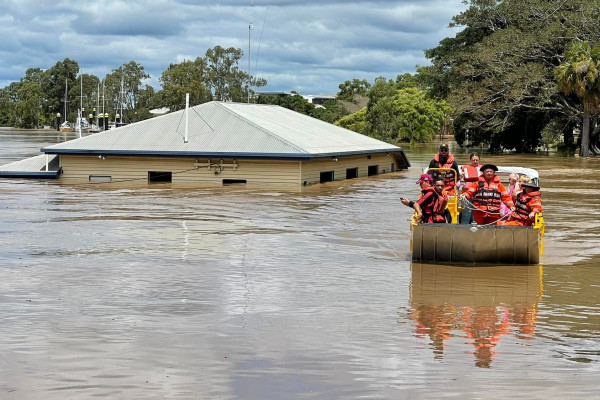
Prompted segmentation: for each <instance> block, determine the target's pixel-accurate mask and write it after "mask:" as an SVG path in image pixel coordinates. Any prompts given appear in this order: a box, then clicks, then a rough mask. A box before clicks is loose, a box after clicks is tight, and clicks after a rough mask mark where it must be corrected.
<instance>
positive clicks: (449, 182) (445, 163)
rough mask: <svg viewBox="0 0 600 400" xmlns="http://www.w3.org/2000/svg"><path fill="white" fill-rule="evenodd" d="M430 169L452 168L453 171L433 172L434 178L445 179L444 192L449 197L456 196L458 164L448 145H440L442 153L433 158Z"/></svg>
mask: <svg viewBox="0 0 600 400" xmlns="http://www.w3.org/2000/svg"><path fill="white" fill-rule="evenodd" d="M429 168H451V169H452V171H445V172H441V171H431V175H432V176H433V177H434V178H437V177H440V176H441V177H442V178H444V183H445V187H444V190H445V191H446V194H447V195H448V196H455V195H456V186H455V183H456V181H457V180H458V164H457V163H456V161H455V160H454V156H453V155H452V154H450V148H449V147H448V145H447V144H446V143H442V144H441V145H440V151H439V153H438V154H436V155H435V156H433V160H431V162H430V163H429Z"/></svg>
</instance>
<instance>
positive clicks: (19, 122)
mask: <svg viewBox="0 0 600 400" xmlns="http://www.w3.org/2000/svg"><path fill="white" fill-rule="evenodd" d="M17 96H18V100H17V101H16V102H15V104H14V106H13V126H15V127H17V128H38V127H39V126H40V125H41V124H43V123H44V122H45V121H44V118H43V110H42V102H43V100H44V92H43V91H42V87H41V86H40V84H39V83H38V82H27V81H26V82H23V83H22V84H21V85H20V87H19V90H18V92H17Z"/></svg>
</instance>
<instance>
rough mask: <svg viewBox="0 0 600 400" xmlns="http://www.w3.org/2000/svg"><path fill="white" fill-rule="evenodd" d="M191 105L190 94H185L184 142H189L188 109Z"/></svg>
mask: <svg viewBox="0 0 600 400" xmlns="http://www.w3.org/2000/svg"><path fill="white" fill-rule="evenodd" d="M189 107H190V94H189V93H186V94H185V137H184V138H183V143H187V142H188V109H189Z"/></svg>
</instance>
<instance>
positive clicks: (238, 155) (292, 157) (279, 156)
mask: <svg viewBox="0 0 600 400" xmlns="http://www.w3.org/2000/svg"><path fill="white" fill-rule="evenodd" d="M41 151H42V152H43V153H46V154H58V155H60V154H66V155H97V156H109V155H112V156H132V157H181V158H183V157H186V158H235V159H247V160H250V159H255V160H256V159H260V160H288V161H310V160H319V159H326V158H330V157H351V156H357V155H363V154H364V155H367V154H381V153H386V154H388V153H401V154H403V155H404V150H403V149H402V148H401V147H393V148H386V149H372V150H356V151H341V152H327V153H318V154H310V153H243V152H194V151H161V150H144V151H140V150H85V149H83V150H82V149H51V148H42V149H41ZM404 158H406V157H405V156H404Z"/></svg>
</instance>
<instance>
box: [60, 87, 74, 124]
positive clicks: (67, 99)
mask: <svg viewBox="0 0 600 400" xmlns="http://www.w3.org/2000/svg"><path fill="white" fill-rule="evenodd" d="M68 94H69V85H68V83H67V80H66V79H65V99H64V100H63V103H65V113H64V114H63V115H64V116H65V122H63V123H62V124H61V125H60V127H59V130H60V131H61V132H74V128H73V124H71V123H69V121H67V103H68V102H69V97H68Z"/></svg>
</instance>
